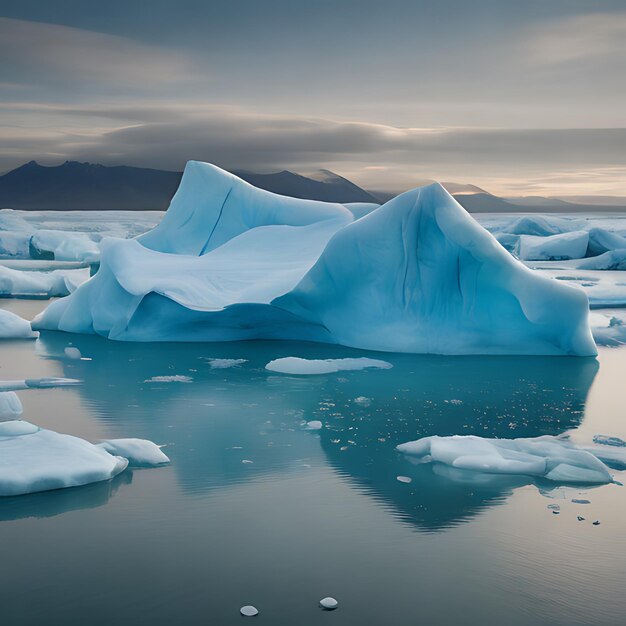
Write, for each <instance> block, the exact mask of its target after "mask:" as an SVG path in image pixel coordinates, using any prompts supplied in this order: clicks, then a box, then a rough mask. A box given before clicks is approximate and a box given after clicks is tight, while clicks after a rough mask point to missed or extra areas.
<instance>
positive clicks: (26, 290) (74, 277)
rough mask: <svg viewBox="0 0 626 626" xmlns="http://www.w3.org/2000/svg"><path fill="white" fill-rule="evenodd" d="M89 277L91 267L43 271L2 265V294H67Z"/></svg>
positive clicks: (0, 270)
mask: <svg viewBox="0 0 626 626" xmlns="http://www.w3.org/2000/svg"><path fill="white" fill-rule="evenodd" d="M88 278H89V268H83V269H70V270H53V271H51V272H43V271H27V270H18V269H11V268H9V267H5V266H4V265H0V295H2V296H45V297H54V296H67V295H68V294H70V293H72V291H74V290H75V289H76V287H78V285H80V284H82V283H84V282H85V281H86V280H88Z"/></svg>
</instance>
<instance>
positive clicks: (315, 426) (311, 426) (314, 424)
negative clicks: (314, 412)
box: [304, 420, 322, 430]
mask: <svg viewBox="0 0 626 626" xmlns="http://www.w3.org/2000/svg"><path fill="white" fill-rule="evenodd" d="M304 428H305V430H321V428H322V422H320V421H319V420H311V421H310V422H307V423H306V426H305V427H304Z"/></svg>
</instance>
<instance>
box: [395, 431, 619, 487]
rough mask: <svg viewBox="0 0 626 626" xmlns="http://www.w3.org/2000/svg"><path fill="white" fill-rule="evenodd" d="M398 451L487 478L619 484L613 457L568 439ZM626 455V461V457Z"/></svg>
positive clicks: (480, 441) (465, 440)
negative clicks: (611, 468) (615, 479)
mask: <svg viewBox="0 0 626 626" xmlns="http://www.w3.org/2000/svg"><path fill="white" fill-rule="evenodd" d="M396 449H397V450H398V451H399V452H402V453H404V454H408V455H411V456H414V457H417V458H420V459H422V460H424V461H426V462H434V463H441V464H444V465H448V466H450V467H453V468H456V469H463V470H470V471H474V472H480V473H486V474H513V475H527V476H532V477H536V478H544V479H546V480H549V481H553V482H559V483H578V484H607V483H610V482H612V480H613V479H612V476H611V474H610V473H609V468H608V467H607V466H606V465H605V462H607V463H611V462H612V461H613V459H611V458H610V457H611V456H612V454H613V453H606V452H603V451H601V450H599V449H598V448H583V447H577V446H575V445H574V444H573V443H572V442H571V441H569V440H568V439H565V438H559V437H550V436H544V437H536V438H534V439H487V438H483V437H476V436H473V435H468V436H459V435H455V436H452V437H437V436H434V437H424V438H422V439H418V440H416V441H409V442H407V443H403V444H400V445H399V446H397V448H396ZM615 456H617V455H615ZM624 456H625V458H626V454H625V455H624ZM603 461H604V462H603Z"/></svg>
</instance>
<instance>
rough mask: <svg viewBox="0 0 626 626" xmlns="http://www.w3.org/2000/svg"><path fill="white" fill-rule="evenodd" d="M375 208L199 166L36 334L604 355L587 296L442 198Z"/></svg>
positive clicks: (112, 246)
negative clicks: (147, 225)
mask: <svg viewBox="0 0 626 626" xmlns="http://www.w3.org/2000/svg"><path fill="white" fill-rule="evenodd" d="M199 206H201V207H202V210H198V207H199ZM370 209H371V210H370ZM367 210H368V211H369V212H368V213H367V214H366V215H364V216H363V217H360V219H355V215H354V214H353V211H352V210H350V208H346V206H344V205H341V204H333V203H326V202H316V201H307V200H299V199H295V198H287V197H283V196H278V195H276V194H272V193H270V192H266V191H263V190H260V189H256V188H254V187H252V186H251V185H249V184H247V183H245V182H244V181H242V180H240V179H238V178H237V177H235V176H233V175H231V174H229V173H227V172H224V171H222V170H220V169H219V168H217V167H214V166H211V165H208V164H205V163H198V162H190V163H189V164H188V165H187V167H186V168H185V173H184V175H183V179H182V182H181V185H180V187H179V189H178V191H177V193H176V195H175V196H174V198H173V200H172V203H171V205H170V208H169V210H168V211H167V213H166V214H165V216H164V218H163V220H162V221H161V223H160V224H159V225H158V226H157V227H156V228H154V229H153V230H152V231H150V232H148V233H146V234H145V235H142V236H140V237H139V238H138V239H134V240H122V239H112V238H104V239H103V240H102V241H101V242H100V249H101V266H100V270H99V271H98V273H97V274H96V275H95V276H94V277H93V278H92V279H91V280H89V281H88V282H86V283H85V284H83V285H81V286H80V287H79V288H78V289H77V290H76V291H75V292H74V293H73V294H71V295H70V296H69V297H66V298H64V299H61V300H58V301H56V302H54V303H52V304H51V305H50V306H49V307H48V308H47V309H46V311H45V312H44V313H43V314H42V315H41V316H39V317H38V318H36V320H34V326H35V327H36V328H39V329H53V330H65V331H70V332H83V333H94V332H95V333H98V334H100V335H104V336H106V337H109V338H111V339H123V340H137V341H161V340H163V341H168V340H169V341H202V340H205V341H224V340H243V339H296V340H311V341H322V342H327V343H339V344H343V345H347V346H351V347H357V348H365V349H375V350H384V351H399V352H427V353H441V354H573V355H593V354H595V345H594V343H593V340H592V337H591V333H590V331H589V327H588V324H587V307H588V304H587V300H586V298H585V295H584V294H583V293H581V292H580V290H577V289H572V288H571V287H570V286H569V285H566V284H564V283H563V281H561V282H560V283H559V282H557V281H551V280H547V279H546V278H545V277H544V276H542V275H540V273H539V272H532V271H530V270H529V269H528V268H526V267H524V265H523V264H521V263H520V262H519V261H517V260H516V259H514V258H513V257H512V256H511V255H510V254H508V253H507V252H506V251H505V250H504V249H503V248H502V247H501V246H500V245H499V244H498V243H497V242H496V240H495V239H494V238H493V237H492V236H491V235H490V234H489V233H488V232H486V231H485V230H484V229H483V228H482V227H481V226H480V225H479V224H478V223H477V222H476V221H475V220H474V219H473V218H472V217H471V216H470V215H469V214H468V213H467V212H466V211H465V210H464V209H463V208H462V207H461V206H460V205H459V204H458V203H457V202H456V201H455V200H454V199H453V198H452V197H451V196H450V195H449V194H448V193H447V192H446V191H445V190H444V189H443V188H442V187H441V186H440V185H437V184H434V185H429V186H427V187H422V188H418V189H414V190H412V191H409V192H407V193H404V194H402V195H400V196H398V197H396V198H394V199H393V200H391V201H389V202H387V203H386V204H384V205H382V206H380V207H378V208H376V207H368V209H367ZM105 303H106V304H105Z"/></svg>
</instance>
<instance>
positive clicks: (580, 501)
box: [572, 498, 591, 504]
mask: <svg viewBox="0 0 626 626" xmlns="http://www.w3.org/2000/svg"><path fill="white" fill-rule="evenodd" d="M572 502H573V503H574V504H591V500H581V499H579V498H572Z"/></svg>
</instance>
